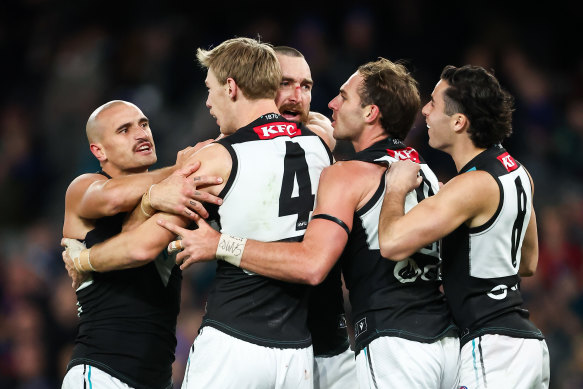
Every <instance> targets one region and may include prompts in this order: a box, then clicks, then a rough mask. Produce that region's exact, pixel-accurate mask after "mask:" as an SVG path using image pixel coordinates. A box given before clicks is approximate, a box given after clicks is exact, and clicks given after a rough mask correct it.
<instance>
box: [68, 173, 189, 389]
mask: <svg viewBox="0 0 583 389" xmlns="http://www.w3.org/2000/svg"><path fill="white" fill-rule="evenodd" d="M100 173H101V174H103V175H105V176H107V174H105V173H103V172H100ZM107 177H108V178H110V177H109V176H107ZM125 217H126V214H125V213H120V214H117V215H114V216H110V217H104V218H101V219H98V220H97V221H96V224H95V228H94V229H93V230H91V231H89V232H88V233H87V235H86V237H85V244H86V246H87V247H88V248H89V247H92V246H93V245H95V244H97V243H100V242H103V241H105V240H106V239H108V238H110V237H113V236H115V235H117V234H119V233H120V232H121V229H122V224H123V221H124V219H125ZM181 281H182V272H181V271H180V268H179V267H178V266H176V265H175V256H174V255H172V256H170V255H168V254H167V252H166V250H164V251H163V252H162V253H160V255H159V256H158V257H157V258H156V260H154V261H152V262H150V263H148V264H147V265H145V266H142V267H138V268H134V269H126V270H118V271H110V272H104V273H92V279H90V280H89V281H87V282H85V283H84V284H83V285H82V287H81V288H79V289H78V290H77V301H78V302H77V305H78V312H79V313H78V314H79V329H78V335H77V338H76V339H75V346H74V350H73V355H72V358H71V361H70V363H69V365H68V367H67V368H68V369H70V368H71V367H73V366H76V365H81V364H87V365H91V366H95V367H97V368H99V369H101V370H103V371H105V372H106V373H108V374H110V375H111V376H113V377H116V378H118V379H119V380H121V381H123V382H125V383H126V384H128V385H129V386H130V387H134V388H136V389H167V388H169V387H171V385H172V363H173V362H174V352H175V349H176V318H177V316H178V312H179V309H180V284H181Z"/></svg>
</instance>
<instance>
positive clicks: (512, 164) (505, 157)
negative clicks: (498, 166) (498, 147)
mask: <svg viewBox="0 0 583 389" xmlns="http://www.w3.org/2000/svg"><path fill="white" fill-rule="evenodd" d="M498 160H499V161H500V162H501V163H502V165H504V167H505V168H506V170H508V172H511V171H513V170H516V168H518V164H517V163H516V161H515V160H514V158H512V157H511V156H510V154H508V153H507V152H506V153H504V154H502V155H499V156H498Z"/></svg>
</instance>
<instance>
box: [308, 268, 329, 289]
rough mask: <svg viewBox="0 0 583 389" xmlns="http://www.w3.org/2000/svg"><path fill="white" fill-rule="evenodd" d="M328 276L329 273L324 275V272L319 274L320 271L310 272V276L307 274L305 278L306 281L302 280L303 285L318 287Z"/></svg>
mask: <svg viewBox="0 0 583 389" xmlns="http://www.w3.org/2000/svg"><path fill="white" fill-rule="evenodd" d="M327 275H328V273H324V272H321V271H320V272H318V271H312V272H309V274H306V276H305V277H304V279H303V280H302V281H303V283H305V284H308V285H311V286H316V285H320V284H321V283H322V282H323V281H324V280H325V279H326V276H327Z"/></svg>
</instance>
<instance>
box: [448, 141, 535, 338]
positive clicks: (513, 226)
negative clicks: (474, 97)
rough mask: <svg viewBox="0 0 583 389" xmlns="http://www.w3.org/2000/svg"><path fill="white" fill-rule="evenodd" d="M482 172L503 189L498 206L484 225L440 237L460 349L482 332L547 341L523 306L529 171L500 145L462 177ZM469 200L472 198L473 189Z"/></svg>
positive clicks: (473, 162) (468, 166)
mask: <svg viewBox="0 0 583 389" xmlns="http://www.w3.org/2000/svg"><path fill="white" fill-rule="evenodd" d="M472 170H484V171H486V172H488V173H490V174H491V175H492V177H494V179H495V180H496V182H497V183H498V187H499V188H500V203H499V205H498V209H497V210H496V213H495V214H494V216H492V218H491V219H490V220H489V221H488V222H487V223H486V224H484V225H483V226H480V227H476V228H468V226H467V225H466V224H462V225H461V226H459V227H458V228H457V229H456V230H455V231H453V232H452V233H451V234H449V235H448V236H446V237H444V238H443V239H442V251H441V255H442V258H443V287H444V290H445V293H446V295H447V299H448V302H449V305H450V307H451V310H452V313H453V315H454V318H455V321H456V323H457V324H458V326H459V327H460V330H461V331H462V338H461V343H462V345H463V344H464V343H466V342H468V341H469V340H471V339H472V338H475V337H477V336H480V335H482V334H501V335H507V336H512V337H517V338H536V339H543V335H542V333H541V332H540V331H539V330H538V329H537V328H536V327H535V326H534V325H533V324H532V323H531V322H530V321H529V320H528V316H529V314H528V311H527V310H526V309H523V308H522V307H521V305H522V297H521V295H520V277H519V276H518V268H519V266H520V258H521V248H522V241H523V238H524V234H525V233H526V227H527V226H528V222H529V220H530V213H531V209H532V187H531V182H530V178H529V176H528V174H527V173H526V170H525V169H524V167H522V165H520V164H519V163H518V162H516V161H515V160H514V159H513V158H512V157H511V156H510V155H509V154H508V153H507V152H506V150H505V149H503V148H502V147H501V146H496V147H492V148H489V149H487V150H485V151H483V152H482V153H480V154H479V155H478V156H476V157H475V158H474V159H472V160H471V161H470V162H468V163H467V164H466V166H464V167H463V168H462V169H461V170H460V172H459V174H463V173H465V172H469V171H472ZM469 191H470V192H469V193H468V196H471V195H472V193H471V188H470V189H469Z"/></svg>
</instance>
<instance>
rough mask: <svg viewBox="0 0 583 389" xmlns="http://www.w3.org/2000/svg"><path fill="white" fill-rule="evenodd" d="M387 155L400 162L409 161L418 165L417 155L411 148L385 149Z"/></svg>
mask: <svg viewBox="0 0 583 389" xmlns="http://www.w3.org/2000/svg"><path fill="white" fill-rule="evenodd" d="M387 154H389V155H390V156H391V157H393V158H395V159H398V160H400V161H403V160H405V159H410V160H411V161H413V162H417V163H419V153H418V152H417V150H415V149H414V148H412V147H407V148H405V149H399V150H391V149H387Z"/></svg>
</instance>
